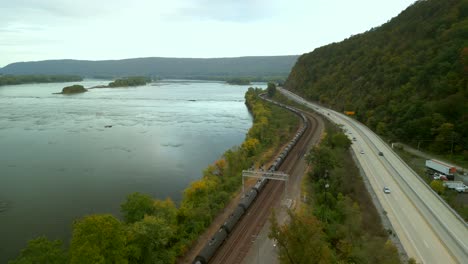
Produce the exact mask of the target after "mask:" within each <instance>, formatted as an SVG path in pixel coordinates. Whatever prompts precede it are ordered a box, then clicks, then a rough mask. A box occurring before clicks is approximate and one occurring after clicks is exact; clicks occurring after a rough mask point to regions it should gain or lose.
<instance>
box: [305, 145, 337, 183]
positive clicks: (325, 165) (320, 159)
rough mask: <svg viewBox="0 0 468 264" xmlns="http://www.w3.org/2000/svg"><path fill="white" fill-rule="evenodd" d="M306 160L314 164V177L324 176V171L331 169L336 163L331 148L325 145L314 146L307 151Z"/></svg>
mask: <svg viewBox="0 0 468 264" xmlns="http://www.w3.org/2000/svg"><path fill="white" fill-rule="evenodd" d="M306 161H307V163H308V164H309V165H313V166H314V176H315V177H324V176H325V173H326V171H331V170H332V169H333V168H335V166H336V165H337V162H336V160H335V158H334V156H333V153H332V150H331V149H330V148H328V147H326V146H314V147H313V148H312V149H311V150H310V151H309V154H308V155H307V157H306Z"/></svg>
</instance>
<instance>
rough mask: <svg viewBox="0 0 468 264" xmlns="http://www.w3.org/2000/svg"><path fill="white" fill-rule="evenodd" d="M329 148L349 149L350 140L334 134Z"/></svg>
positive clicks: (343, 135) (342, 135)
mask: <svg viewBox="0 0 468 264" xmlns="http://www.w3.org/2000/svg"><path fill="white" fill-rule="evenodd" d="M331 146H332V148H336V147H338V148H343V149H349V147H351V140H349V138H348V137H347V136H346V135H345V134H343V133H336V134H333V135H332V136H331Z"/></svg>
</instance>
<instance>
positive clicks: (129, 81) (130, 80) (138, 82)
mask: <svg viewBox="0 0 468 264" xmlns="http://www.w3.org/2000/svg"><path fill="white" fill-rule="evenodd" d="M149 82H151V79H150V78H148V77H143V76H131V77H126V78H121V79H117V80H115V81H113V82H110V83H109V84H108V86H109V87H111V88H114V87H131V86H142V85H145V84H147V83H149Z"/></svg>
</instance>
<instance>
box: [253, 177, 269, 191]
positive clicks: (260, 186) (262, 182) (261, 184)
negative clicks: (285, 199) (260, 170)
mask: <svg viewBox="0 0 468 264" xmlns="http://www.w3.org/2000/svg"><path fill="white" fill-rule="evenodd" d="M267 181H268V179H267V178H261V179H259V180H258V181H257V183H255V186H254V187H253V188H254V189H255V190H256V191H257V193H260V192H261V191H262V189H263V187H264V186H265V184H266V183H267Z"/></svg>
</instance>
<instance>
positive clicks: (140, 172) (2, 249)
mask: <svg viewBox="0 0 468 264" xmlns="http://www.w3.org/2000/svg"><path fill="white" fill-rule="evenodd" d="M108 82H109V81H102V80H86V81H83V82H82V83H81V84H82V85H83V86H85V87H91V86H95V85H103V84H107V83H108ZM68 85H71V83H55V84H27V85H16V86H3V87H0V263H5V261H6V260H7V259H12V258H14V257H15V256H16V255H17V254H18V253H19V250H20V249H21V248H23V247H24V246H25V245H26V242H27V240H29V239H31V238H34V237H37V236H39V235H46V236H47V237H48V238H50V239H62V240H63V241H64V242H65V243H68V242H69V239H70V234H71V225H72V222H73V220H74V219H77V218H80V217H82V216H84V215H87V214H93V213H112V214H114V215H117V216H119V207H120V204H121V203H122V201H124V199H125V197H126V195H127V194H129V193H132V192H142V193H147V194H149V195H151V196H153V197H156V198H165V197H171V198H172V199H173V200H175V201H180V198H181V197H182V191H183V189H184V188H185V187H187V186H188V184H189V183H190V182H191V181H193V180H196V179H198V178H200V176H201V172H202V170H203V169H204V168H205V167H206V166H207V165H208V164H210V163H212V162H213V161H214V160H216V159H217V158H219V157H220V155H221V154H222V153H223V152H224V151H226V150H227V149H229V148H231V147H232V146H235V145H239V144H240V143H241V142H242V141H243V140H244V137H245V133H246V132H247V130H248V129H249V128H250V126H251V124H252V120H251V117H250V115H249V113H248V111H247V108H246V107H245V105H244V93H245V92H246V90H247V88H248V87H249V86H231V85H226V84H224V83H219V82H200V81H161V82H157V83H153V84H148V85H146V86H141V87H134V88H113V89H110V88H101V89H92V90H90V91H89V92H86V93H82V94H76V95H60V94H52V93H55V92H60V91H61V89H62V88H63V87H64V86H68ZM256 86H258V87H265V85H264V84H257V85H256ZM106 126H107V127H106ZM109 126H111V127H109Z"/></svg>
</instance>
